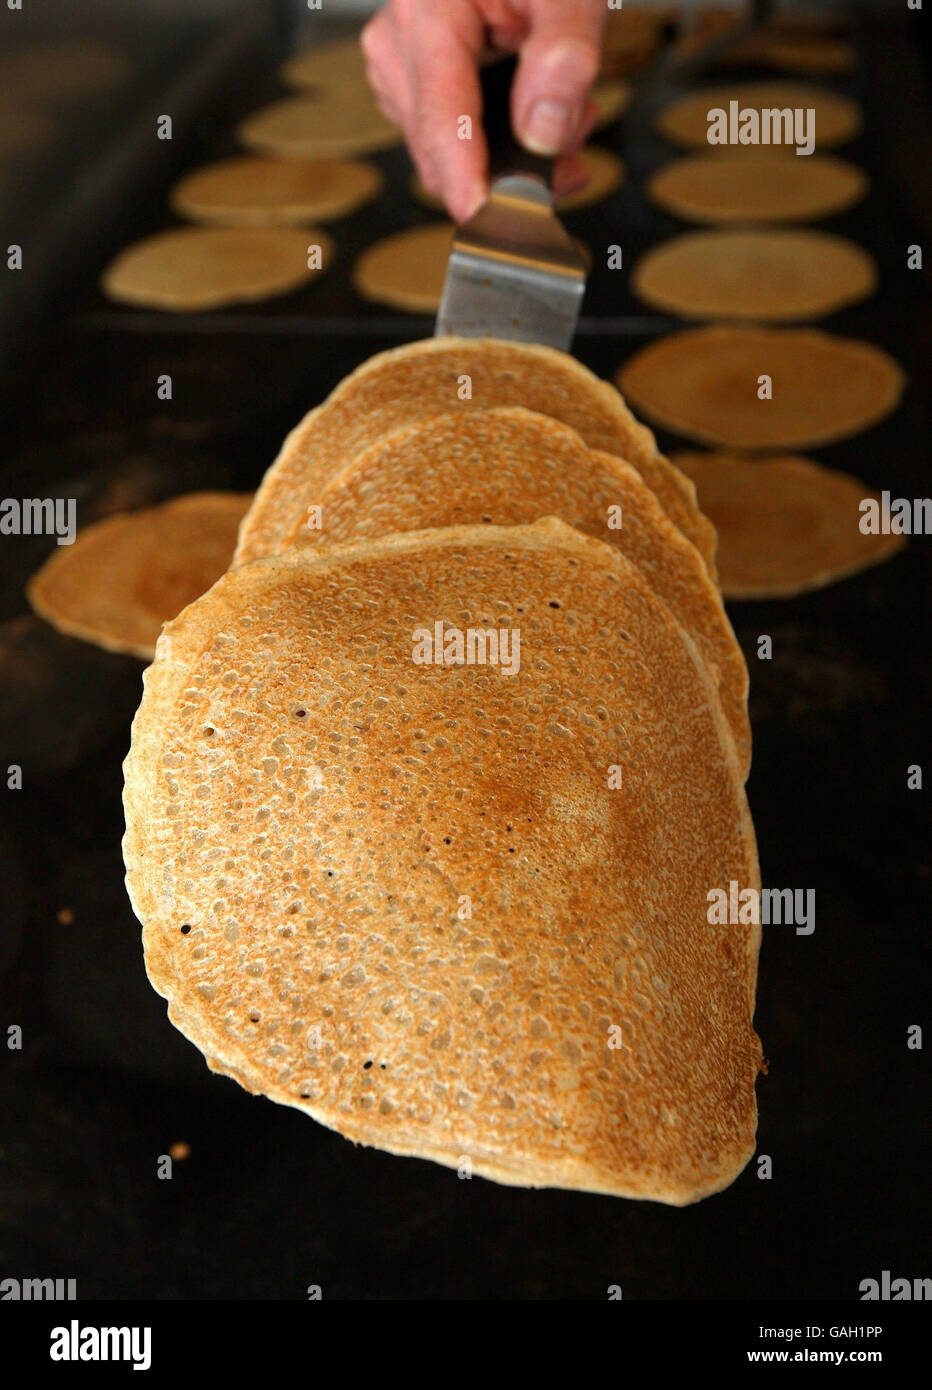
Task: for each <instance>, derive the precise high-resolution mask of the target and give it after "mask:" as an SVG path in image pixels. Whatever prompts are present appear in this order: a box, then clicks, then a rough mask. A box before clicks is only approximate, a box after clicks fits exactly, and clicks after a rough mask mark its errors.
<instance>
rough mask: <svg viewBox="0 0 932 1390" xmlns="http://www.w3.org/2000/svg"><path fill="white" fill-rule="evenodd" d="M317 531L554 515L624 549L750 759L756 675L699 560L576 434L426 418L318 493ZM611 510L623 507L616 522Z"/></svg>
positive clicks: (347, 533)
mask: <svg viewBox="0 0 932 1390" xmlns="http://www.w3.org/2000/svg"><path fill="white" fill-rule="evenodd" d="M320 507H321V520H322V524H321V526H320V527H319V528H315V529H311V528H309V527H307V526H305V527H304V528H303V530H302V534H301V535H300V536H299V537H298V538H297V543H298V544H308V545H314V544H327V545H332V544H341V543H344V542H346V541H359V540H371V539H374V538H375V537H377V536H385V535H389V534H391V533H392V532H402V531H421V530H428V529H433V528H436V527H440V526H468V525H477V524H487V523H490V522H491V523H494V524H495V525H496V526H503V525H508V526H513V525H517V524H520V523H524V522H534V521H537V520H539V519H540V518H542V517H547V516H555V517H559V518H560V520H561V521H565V522H567V523H568V524H569V525H571V526H575V527H576V529H577V530H578V531H582V532H584V533H585V534H586V535H590V536H594V537H595V538H596V540H602V541H607V542H608V543H609V544H612V545H616V546H617V547H618V549H619V550H620V551H621V553H622V554H623V555H625V556H626V558H627V559H629V560H630V561H631V562H632V563H633V564H635V565H636V566H637V568H638V570H639V571H640V572H641V574H643V576H644V578H645V579H646V580H647V582H648V584H649V585H650V587H651V589H652V590H653V592H654V593H655V594H656V595H657V597H658V598H661V599H662V600H663V601H664V603H665V604H666V605H667V607H668V608H669V609H670V612H671V613H672V614H673V616H674V618H676V620H677V622H678V623H679V624H680V626H681V627H683V628H685V629H686V631H687V632H688V633H689V634H690V635H691V636H692V637H693V638H694V640H695V642H696V645H697V647H698V648H699V651H700V653H701V654H702V656H703V658H704V660H705V662H706V665H707V666H708V668H709V670H710V673H711V674H712V678H713V680H714V681H715V683H716V685H717V687H718V690H719V695H720V698H721V701H722V708H723V710H724V712H725V717H726V719H727V720H728V723H729V725H730V727H731V730H732V733H733V735H734V739H735V743H736V745H737V747H738V756H739V760H740V762H741V765H742V768H743V769H744V770H745V772H746V771H747V768H748V766H749V764H750V753H751V736H750V727H749V724H748V715H747V695H748V675H747V668H746V666H745V664H744V657H743V656H742V654H741V648H740V647H739V646H738V643H737V642H736V640H735V635H734V633H733V632H732V629H731V624H730V623H729V621H728V619H727V617H726V616H725V610H724V608H723V607H722V603H721V599H720V597H719V593H718V590H717V588H716V587H715V585H714V584H713V583H712V581H711V579H710V578H709V573H708V570H707V569H706V567H705V565H704V563H703V561H702V557H701V556H700V555H699V552H698V551H697V550H696V548H695V546H693V545H692V544H690V542H689V541H687V540H686V538H685V536H683V534H682V532H680V531H679V530H677V528H676V527H675V526H674V525H673V522H672V521H670V519H669V517H668V516H667V515H666V513H665V512H664V511H663V509H662V508H661V506H660V504H659V502H658V501H657V499H656V498H655V497H654V495H653V493H652V492H651V490H650V488H649V487H647V485H646V483H645V482H644V481H643V479H642V478H641V476H640V474H638V473H637V472H636V471H635V470H634V469H633V468H632V467H631V465H630V464H627V463H624V462H623V461H622V460H621V459H619V458H616V457H615V456H614V455H613V454H606V453H602V452H599V451H597V450H590V449H587V448H586V446H585V444H584V443H583V441H582V440H581V439H580V437H579V435H578V434H577V433H576V432H575V430H571V429H570V428H569V426H567V425H562V424H560V423H559V422H558V421H556V420H552V419H550V418H549V416H545V415H535V414H533V413H532V412H531V411H527V410H523V409H520V408H499V409H495V410H488V411H485V410H474V411H471V412H470V414H468V415H466V416H463V415H462V414H447V415H441V416H437V417H435V418H434V419H431V420H425V421H421V422H420V423H418V424H417V425H413V426H408V427H406V428H402V429H400V430H397V431H395V432H394V433H393V434H390V435H388V437H387V438H386V439H384V440H380V441H379V442H378V443H376V444H373V445H372V447H371V448H369V449H366V450H365V451H364V452H363V453H361V454H359V455H357V457H356V458H355V459H354V460H353V462H352V463H350V464H348V465H347V467H345V468H344V469H342V470H341V471H340V472H339V473H337V474H336V475H335V476H334V477H333V478H331V479H330V481H329V482H328V484H327V485H326V487H325V488H324V489H323V490H322V492H321V494H320ZM611 508H616V509H617V508H620V509H621V512H620V518H621V525H620V527H617V528H614V527H612V526H611V525H610V517H611V516H612V515H614V519H615V520H617V519H618V513H617V511H616V513H614V514H612V513H610V509H611Z"/></svg>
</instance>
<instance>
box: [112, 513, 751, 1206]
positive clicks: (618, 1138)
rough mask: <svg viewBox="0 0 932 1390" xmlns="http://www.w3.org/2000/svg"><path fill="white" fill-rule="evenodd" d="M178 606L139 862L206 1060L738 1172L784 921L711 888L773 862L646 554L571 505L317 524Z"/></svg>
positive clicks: (137, 741)
mask: <svg viewBox="0 0 932 1390" xmlns="http://www.w3.org/2000/svg"><path fill="white" fill-rule="evenodd" d="M438 624H439V625H440V628H441V643H442V644H443V645H442V646H441V645H440V644H439V643H438V645H437V647H435V648H434V654H435V655H437V656H439V657H440V658H441V660H440V662H439V663H435V662H434V661H433V660H432V659H430V658H431V653H430V652H429V651H427V649H426V648H425V645H424V644H425V642H426V641H427V640H428V638H429V637H430V634H433V633H436V631H437V625H438ZM491 629H494V630H496V631H498V630H501V631H502V632H503V633H504V634H506V637H508V643H507V647H508V650H507V651H505V649H504V647H500V648H499V650H498V653H497V655H498V656H499V658H500V659H499V661H498V662H497V663H496V662H495V661H494V660H492V659H487V660H486V661H485V663H483V662H482V661H481V660H479V659H478V656H477V652H478V650H479V649H478V647H477V646H476V645H475V644H473V645H472V646H468V645H467V638H468V635H469V630H473V631H474V632H475V631H479V630H485V631H488V630H491ZM425 634H427V636H425ZM457 634H458V636H457ZM166 635H167V637H169V638H170V642H166V641H165V640H164V639H163V641H162V642H160V643H159V649H158V651H157V654H156V659H155V662H154V663H153V665H152V666H151V667H150V668H149V671H148V672H147V675H146V682H145V693H144V696H143V701H142V704H141V706H140V709H139V711H138V713H137V715H136V719H135V722H134V725H133V739H132V748H131V751H130V754H129V756H128V758H127V761H126V764H125V774H126V786H125V798H124V799H125V807H126V821H127V831H126V837H125V840H124V855H125V859H126V865H127V886H128V889H129V893H130V897H131V899H132V903H133V906H134V908H135V910H136V912H137V914H138V916H139V918H140V920H141V921H142V923H143V944H144V949H145V956H146V966H147V970H148V972H149V977H150V980H151V981H152V983H153V984H154V986H155V988H156V989H157V990H158V991H159V992H160V993H161V994H162V995H164V996H165V997H166V998H167V999H168V1001H169V1016H170V1018H171V1019H172V1021H173V1022H174V1023H175V1025H176V1026H177V1027H178V1028H179V1029H180V1030H181V1031H182V1032H183V1033H184V1034H185V1035H186V1036H187V1037H188V1038H190V1039H191V1040H192V1041H193V1042H194V1043H195V1044H196V1045H197V1046H198V1047H199V1048H200V1049H201V1051H202V1052H203V1054H204V1055H205V1057H206V1058H207V1061H208V1065H209V1066H210V1067H211V1068H212V1069H213V1070H215V1071H219V1072H222V1073H223V1074H225V1075H227V1076H231V1077H233V1078H234V1079H235V1080H237V1081H238V1082H239V1083H240V1084H241V1085H242V1086H244V1087H245V1088H246V1089H247V1090H250V1091H252V1092H260V1093H262V1094H264V1095H266V1096H268V1097H270V1098H271V1099H272V1100H275V1101H278V1102H279V1103H283V1104H287V1105H292V1106H294V1107H296V1108H298V1109H301V1110H304V1111H305V1112H306V1113H307V1114H309V1115H311V1116H313V1117H314V1118H315V1119H317V1120H318V1121H320V1122H321V1123H323V1124H326V1125H328V1126H330V1127H332V1128H334V1129H337V1130H339V1132H340V1133H341V1134H343V1135H345V1136H346V1137H347V1138H349V1139H352V1140H353V1141H355V1142H358V1143H364V1144H374V1145H377V1146H378V1147H379V1148H382V1149H387V1150H389V1151H390V1152H393V1153H397V1154H408V1155H415V1156H418V1157H421V1158H429V1159H432V1160H434V1161H436V1162H438V1163H441V1164H444V1165H447V1166H449V1167H458V1166H461V1165H462V1164H463V1163H464V1162H468V1163H469V1164H471V1169H472V1171H474V1172H475V1173H477V1174H478V1175H480V1176H483V1177H487V1178H493V1179H495V1180H497V1181H499V1182H504V1183H509V1184H514V1185H521V1186H545V1185H550V1186H553V1185H556V1186H563V1187H573V1188H581V1189H584V1190H588V1191H595V1192H603V1193H610V1194H616V1195H620V1196H629V1197H641V1198H650V1199H653V1200H657V1201H663V1202H669V1203H674V1204H683V1203H687V1202H692V1201H695V1200H697V1199H699V1198H701V1197H703V1196H706V1195H708V1194H709V1193H712V1192H715V1191H718V1190H720V1189H721V1188H723V1187H725V1186H726V1185H727V1184H728V1183H730V1182H731V1181H732V1180H733V1179H734V1178H735V1176H736V1175H737V1173H738V1172H739V1171H740V1170H741V1168H742V1167H743V1166H744V1164H745V1163H746V1162H747V1160H748V1158H749V1157H750V1155H751V1153H752V1151H753V1147H754V1129H755V1118H756V1116H755V1097H754V1083H755V1079H756V1076H757V1074H758V1070H759V1068H760V1064H761V1051H760V1043H759V1041H758V1039H757V1036H756V1034H755V1033H754V1030H753V1026H752V1013H753V1007H754V993H755V978H756V961H757V951H758V943H759V938H760V929H759V927H757V926H754V925H739V924H736V925H717V924H715V922H714V918H713V920H712V921H710V920H709V918H710V907H709V901H710V899H709V893H710V891H711V890H713V889H723V890H724V891H725V893H726V894H727V893H728V891H729V885H730V884H731V883H735V882H737V883H739V884H740V885H742V888H744V887H750V888H751V889H757V888H758V887H759V878H758V870H757V862H756V853H755V846H754V834H753V827H752V824H751V820H750V815H749V812H748V807H747V802H746V800H745V796H744V791H743V788H742V785H741V774H740V769H739V767H738V763H737V760H736V757H735V752H734V746H733V743H732V740H731V737H730V735H729V733H728V730H727V726H726V725H725V722H724V718H723V715H722V713H721V708H720V706H719V704H718V700H717V697H716V694H715V690H714V688H713V686H712V684H711V681H710V679H709V677H708V674H707V672H706V670H705V667H704V664H703V663H702V661H701V659H700V658H699V657H698V654H697V653H696V651H695V648H694V647H693V645H692V643H691V641H690V639H689V638H688V637H687V636H686V635H685V633H683V631H682V629H680V628H679V627H678V626H677V624H676V623H675V622H674V621H673V619H672V618H671V616H670V613H669V610H668V609H667V608H666V607H665V605H663V604H662V603H661V602H660V600H658V599H657V598H656V597H655V596H654V595H653V594H652V593H651V591H650V589H649V587H648V585H647V584H646V582H645V581H644V579H643V578H642V577H641V576H640V574H639V573H638V571H637V569H636V568H635V567H634V566H633V565H631V564H629V563H628V562H627V561H626V560H625V559H624V558H623V557H622V556H621V555H620V554H619V552H618V551H617V550H615V549H614V548H613V547H611V546H608V545H605V544H603V543H602V542H599V541H595V540H592V539H590V538H589V537H584V536H581V535H580V534H579V533H578V532H576V531H573V530H572V529H571V528H568V527H565V526H563V525H562V523H559V522H555V521H549V522H545V523H540V524H538V525H536V526H533V527H503V528H499V527H491V526H480V527H462V528H453V529H449V530H440V531H430V532H419V533H411V534H409V535H404V536H392V537H387V538H384V539H382V540H376V541H371V542H366V543H363V544H361V545H357V546H348V547H335V548H333V549H329V550H324V549H321V550H307V549H298V550H294V551H292V552H291V553H290V554H289V555H286V556H279V557H274V558H272V559H269V560H265V561H259V562H257V563H255V564H251V565H245V566H241V567H240V568H239V569H234V570H231V571H230V572H229V573H228V574H226V575H225V576H224V577H223V578H222V579H221V580H220V581H219V583H218V584H216V585H215V586H214V587H213V589H212V590H211V591H210V593H209V594H208V595H207V596H206V597H205V598H203V599H201V600H199V601H198V602H197V603H195V604H193V605H192V606H191V607H189V608H188V609H186V610H185V612H184V613H183V614H182V615H181V617H180V618H179V619H178V620H177V621H175V622H174V623H172V624H171V626H170V627H169V628H168V630H167V634H166ZM519 638H520V648H519V647H518V645H517V643H518V639H519ZM458 642H461V643H462V647H461V650H460V651H459V654H460V655H462V656H463V657H464V660H463V661H462V662H459V661H457V660H456V657H457V651H458V647H457V644H458ZM470 652H471V653H472V655H473V659H472V660H470V659H469V655H468V654H469V653H470ZM488 653H489V648H487V647H483V648H482V655H486V656H488ZM492 655H495V654H494V653H493V654H492ZM448 659H449V661H450V664H447V662H448ZM619 784H620V785H619Z"/></svg>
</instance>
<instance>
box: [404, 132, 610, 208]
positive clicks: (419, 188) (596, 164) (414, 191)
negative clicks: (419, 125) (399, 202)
mask: <svg viewBox="0 0 932 1390" xmlns="http://www.w3.org/2000/svg"><path fill="white" fill-rule="evenodd" d="M580 154H581V156H582V158H583V160H584V161H585V163H586V165H587V167H588V170H589V181H588V183H587V184H586V186H585V187H584V188H580V189H577V191H576V192H575V193H568V194H566V195H565V196H564V197H562V198H557V200H556V202H555V203H554V209H555V211H556V212H558V213H564V212H575V211H577V210H578V209H579V208H587V207H592V206H593V204H595V203H600V202H602V200H603V199H604V198H608V197H610V196H611V194H612V193H614V192H615V191H616V189H618V188H620V187H621V185H622V183H623V182H624V177H625V166H624V165H623V164H622V162H621V160H620V159H619V158H618V156H617V155H614V154H612V152H611V150H605V149H603V148H602V146H601V145H587V146H586V148H585V149H583V150H581V151H580ZM410 187H411V196H412V198H414V200H415V201H416V202H418V203H422V204H423V205H424V207H429V208H432V209H434V210H442V209H443V200H442V199H440V198H438V197H436V196H435V194H433V193H428V191H427V189H426V188H425V187H424V185H423V183H422V182H421V180H420V177H419V175H417V174H412V175H411V184H410Z"/></svg>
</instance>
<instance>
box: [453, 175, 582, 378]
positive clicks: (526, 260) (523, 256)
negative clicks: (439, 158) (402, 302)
mask: <svg viewBox="0 0 932 1390" xmlns="http://www.w3.org/2000/svg"><path fill="white" fill-rule="evenodd" d="M585 288H586V268H585V266H584V264H583V261H582V258H581V256H580V254H579V252H578V250H577V248H576V246H575V244H574V242H573V241H572V239H571V238H570V236H569V235H568V234H567V232H566V231H565V229H564V228H563V226H562V224H561V223H560V221H559V219H558V218H557V217H556V216H555V215H554V212H553V208H552V205H551V201H550V194H549V192H548V190H547V188H546V186H545V185H544V184H543V183H542V182H541V181H540V180H539V179H537V178H535V177H533V176H529V175H524V174H510V175H507V176H505V177H504V178H501V179H498V180H497V181H496V182H495V183H494V184H493V187H492V191H491V194H490V197H489V199H488V201H487V202H486V203H484V204H483V206H482V207H481V208H480V209H479V211H478V212H477V213H476V214H475V216H474V217H472V218H470V220H469V221H468V222H465V223H464V224H463V225H462V226H461V227H458V228H457V230H456V233H455V234H454V238H453V248H452V250H451V253H450V261H449V265H448V266H447V277H446V282H445V284H444V289H443V298H442V300H441V303H440V312H439V313H438V315H437V324H436V329H435V332H436V335H437V336H438V337H445V336H447V335H453V336H458V337H464V338H508V339H513V340H515V341H517V342H525V343H543V344H545V345H547V346H548V347H554V348H559V349H560V350H561V351H562V352H567V351H569V348H570V345H571V344H572V341H573V335H574V334H575V332H576V322H577V320H578V318H579V310H580V306H581V304H582V298H583V294H584V292H585Z"/></svg>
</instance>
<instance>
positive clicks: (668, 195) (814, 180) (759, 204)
mask: <svg viewBox="0 0 932 1390" xmlns="http://www.w3.org/2000/svg"><path fill="white" fill-rule="evenodd" d="M868 186H869V184H868V178H867V175H866V174H865V173H864V172H863V171H862V170H861V169H857V168H856V167H855V166H854V165H853V164H847V163H846V162H845V161H844V160H843V159H835V158H834V157H833V156H832V155H818V154H814V155H810V156H809V157H808V158H806V159H796V158H793V159H787V158H785V157H784V156H783V155H780V154H775V153H774V152H773V151H772V150H770V151H763V152H755V153H752V152H750V151H749V152H748V153H747V154H734V153H732V152H730V151H729V152H728V153H727V154H698V155H693V156H692V157H691V158H688V159H677V160H674V161H673V163H672V164H666V165H664V167H663V168H662V169H658V170H657V171H656V172H655V173H653V174H651V176H650V178H649V179H648V180H647V184H646V192H647V196H648V198H650V199H651V201H652V202H654V203H657V204H658V206H660V207H662V208H664V209H666V211H667V212H672V213H675V214H676V216H677V217H682V218H684V219H685V220H686V221H689V222H812V221H815V220H816V219H818V218H822V217H831V216H833V215H834V214H835V213H838V212H845V211H846V210H847V209H848V208H851V207H854V205H855V203H859V202H860V201H861V199H862V198H863V197H864V195H865V194H866V192H867V189H868Z"/></svg>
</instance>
